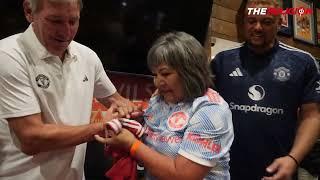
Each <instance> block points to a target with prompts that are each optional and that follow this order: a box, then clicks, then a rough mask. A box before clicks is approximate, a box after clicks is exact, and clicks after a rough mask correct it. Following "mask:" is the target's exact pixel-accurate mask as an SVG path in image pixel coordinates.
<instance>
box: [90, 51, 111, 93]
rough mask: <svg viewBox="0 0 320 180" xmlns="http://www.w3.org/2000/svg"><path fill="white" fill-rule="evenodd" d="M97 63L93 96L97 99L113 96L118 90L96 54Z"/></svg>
mask: <svg viewBox="0 0 320 180" xmlns="http://www.w3.org/2000/svg"><path fill="white" fill-rule="evenodd" d="M95 56H96V57H95V58H96V59H97V62H96V77H95V83H94V84H95V85H94V93H93V96H94V97H96V98H104V97H108V96H111V95H112V94H114V93H115V92H117V89H116V88H115V86H114V85H113V84H112V82H111V80H110V79H109V77H108V76H107V74H106V72H105V70H104V69H103V66H102V63H101V61H100V59H99V57H98V56H97V55H96V54H95Z"/></svg>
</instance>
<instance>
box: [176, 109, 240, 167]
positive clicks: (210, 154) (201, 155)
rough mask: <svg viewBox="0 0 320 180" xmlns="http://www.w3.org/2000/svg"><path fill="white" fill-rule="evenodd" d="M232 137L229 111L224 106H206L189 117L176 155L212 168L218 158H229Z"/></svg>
mask: <svg viewBox="0 0 320 180" xmlns="http://www.w3.org/2000/svg"><path fill="white" fill-rule="evenodd" d="M233 136H234V135H233V127H232V120H231V111H230V110H229V109H228V108H227V106H226V107H224V105H213V104H208V105H205V106H203V107H201V108H199V109H198V110H197V111H196V112H195V114H194V115H193V116H192V117H191V119H190V124H189V127H188V128H187V129H186V131H185V134H184V137H183V141H182V143H181V145H180V149H179V152H178V153H179V154H180V155H182V156H184V157H185V158H187V159H190V160H192V161H193V162H196V163H198V164H201V165H204V166H208V167H213V166H215V164H216V162H217V161H218V160H219V159H220V158H222V157H225V158H229V149H230V146H231V144H232V141H233Z"/></svg>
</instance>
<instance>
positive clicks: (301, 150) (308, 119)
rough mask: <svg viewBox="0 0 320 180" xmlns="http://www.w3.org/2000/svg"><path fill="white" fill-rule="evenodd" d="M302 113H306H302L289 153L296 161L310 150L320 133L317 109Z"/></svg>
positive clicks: (300, 159)
mask: <svg viewBox="0 0 320 180" xmlns="http://www.w3.org/2000/svg"><path fill="white" fill-rule="evenodd" d="M317 106H318V105H317ZM314 108H315V107H314ZM304 113H307V114H302V118H303V119H302V120H301V122H300V124H299V126H298V129H297V133H296V137H295V140H294V145H293V147H292V149H291V151H290V153H289V154H290V155H292V156H293V157H294V158H296V160H297V161H298V162H301V161H302V160H303V158H304V157H305V155H306V154H307V153H308V152H309V151H310V150H311V148H312V147H313V145H314V144H315V142H316V141H317V139H318V137H319V133H320V119H319V113H318V110H317V109H315V110H314V111H312V112H310V113H309V112H304Z"/></svg>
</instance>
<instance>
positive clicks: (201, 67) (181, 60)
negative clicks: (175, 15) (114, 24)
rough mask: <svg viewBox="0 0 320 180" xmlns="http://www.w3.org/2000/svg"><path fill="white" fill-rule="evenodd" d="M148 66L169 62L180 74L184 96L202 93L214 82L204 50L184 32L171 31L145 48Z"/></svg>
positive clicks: (196, 95)
mask: <svg viewBox="0 0 320 180" xmlns="http://www.w3.org/2000/svg"><path fill="white" fill-rule="evenodd" d="M147 59H148V66H149V69H150V70H153V69H154V68H156V67H157V66H159V65H161V64H165V65H168V66H169V67H171V68H173V69H174V70H176V71H177V73H178V74H179V76H180V78H181V80H182V84H183V86H184V87H183V89H184V95H185V97H184V100H185V101H192V100H193V99H194V98H197V97H200V96H203V95H204V94H205V92H206V91H207V89H208V88H209V87H212V86H213V83H212V80H211V77H212V76H211V71H210V67H209V62H208V58H207V54H206V52H205V50H204V48H203V47H202V45H201V44H200V43H199V41H197V40H196V39H195V38H194V37H193V36H191V35H189V34H187V33H184V32H170V33H167V34H165V35H163V36H161V37H160V38H158V39H157V40H156V41H155V42H154V44H153V46H152V47H151V49H150V50H149V52H148V58H147Z"/></svg>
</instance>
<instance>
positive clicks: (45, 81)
mask: <svg viewBox="0 0 320 180" xmlns="http://www.w3.org/2000/svg"><path fill="white" fill-rule="evenodd" d="M36 82H37V85H38V87H40V88H43V89H47V88H48V87H49V86H50V80H49V78H48V77H47V76H45V75H43V74H38V76H37V77H36Z"/></svg>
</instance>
